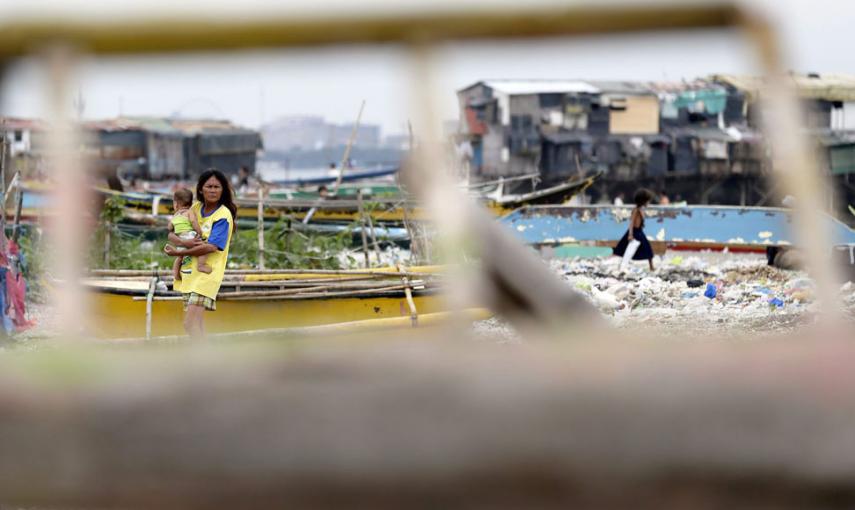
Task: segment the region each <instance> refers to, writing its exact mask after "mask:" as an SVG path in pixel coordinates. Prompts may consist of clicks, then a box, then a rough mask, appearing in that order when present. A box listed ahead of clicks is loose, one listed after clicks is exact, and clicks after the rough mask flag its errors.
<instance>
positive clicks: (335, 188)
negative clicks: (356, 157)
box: [332, 99, 365, 196]
mask: <svg viewBox="0 0 855 510" xmlns="http://www.w3.org/2000/svg"><path fill="white" fill-rule="evenodd" d="M363 110H365V100H364V99H363V100H362V104H360V105H359V113H358V114H357V115H356V122H355V123H354V124H353V129H352V130H351V131H350V139H349V140H348V141H347V147H345V149H344V154H343V155H342V157H341V164H340V165H339V167H338V177H337V178H336V180H335V185H334V186H333V190H332V195H333V196H335V195H337V194H338V189H339V187H341V181H342V179H344V165H345V164H346V163H347V161H348V160H349V159H350V151H351V149H353V144H354V143H356V135H358V134H359V123H360V122H361V121H362V111H363Z"/></svg>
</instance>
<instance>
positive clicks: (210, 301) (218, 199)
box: [166, 168, 237, 339]
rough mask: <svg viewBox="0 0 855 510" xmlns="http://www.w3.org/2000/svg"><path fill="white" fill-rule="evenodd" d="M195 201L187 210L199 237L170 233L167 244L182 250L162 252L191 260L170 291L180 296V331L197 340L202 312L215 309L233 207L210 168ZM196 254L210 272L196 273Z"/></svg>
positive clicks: (201, 328)
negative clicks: (196, 223)
mask: <svg viewBox="0 0 855 510" xmlns="http://www.w3.org/2000/svg"><path fill="white" fill-rule="evenodd" d="M196 200H197V202H196V203H195V204H193V206H192V208H191V210H192V211H193V212H194V213H195V214H196V217H197V218H198V219H199V226H200V227H201V229H202V238H201V239H199V238H198V237H197V238H195V239H191V240H185V239H181V238H179V237H178V236H176V235H175V234H172V233H170V234H169V242H170V244H172V246H183V247H184V248H186V249H184V250H176V249H175V248H173V247H172V246H168V247H167V249H166V253H167V254H168V255H170V256H173V257H178V256H185V257H186V256H189V257H192V262H191V264H189V267H188V265H185V266H183V267H182V269H181V280H180V281H175V282H174V283H173V288H174V289H175V290H177V291H180V292H181V294H182V295H183V297H184V330H185V331H186V332H187V334H188V335H190V336H191V337H193V338H197V339H198V338H202V337H204V336H205V317H204V312H205V310H208V311H214V310H216V309H217V292H219V290H220V285H221V284H222V283H223V277H224V276H225V272H226V262H227V261H228V258H229V243H230V242H231V240H232V232H233V231H234V226H235V217H236V216H237V207H236V206H235V203H234V197H233V194H232V189H231V187H230V186H229V181H228V179H226V176H225V175H223V173H222V172H220V171H219V170H216V169H213V168H211V169H208V170H206V171H205V172H203V173H202V175H200V176H199V182H198V184H197V185H196ZM200 255H208V258H207V265H208V266H209V267H210V269H211V272H210V273H204V272H201V271H199V268H198V258H197V257H199V256H200Z"/></svg>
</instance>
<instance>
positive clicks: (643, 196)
mask: <svg viewBox="0 0 855 510" xmlns="http://www.w3.org/2000/svg"><path fill="white" fill-rule="evenodd" d="M633 200H634V201H635V205H636V206H637V207H641V206H642V205H647V204H649V203H650V201H651V200H653V192H652V191H650V190H649V189H646V188H641V189H640V190H638V191H636V192H635V197H634V198H633Z"/></svg>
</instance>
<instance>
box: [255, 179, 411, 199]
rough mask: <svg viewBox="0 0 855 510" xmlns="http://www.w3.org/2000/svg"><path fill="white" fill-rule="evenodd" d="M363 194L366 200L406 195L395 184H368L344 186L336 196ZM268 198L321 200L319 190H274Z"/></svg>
mask: <svg viewBox="0 0 855 510" xmlns="http://www.w3.org/2000/svg"><path fill="white" fill-rule="evenodd" d="M359 193H362V197H363V198H364V199H369V200H371V199H373V198H377V197H380V198H392V197H400V196H403V195H404V194H405V193H404V191H403V190H402V189H401V187H400V186H398V185H397V184H394V183H382V182H366V183H351V184H342V185H341V186H340V187H339V188H338V191H337V192H336V196H337V197H339V198H350V199H354V198H356V197H357V195H359ZM268 196H269V197H270V198H271V199H274V200H318V199H319V198H321V196H320V193H319V192H318V189H317V188H314V189H311V188H274V189H271V190H270V192H269V194H268Z"/></svg>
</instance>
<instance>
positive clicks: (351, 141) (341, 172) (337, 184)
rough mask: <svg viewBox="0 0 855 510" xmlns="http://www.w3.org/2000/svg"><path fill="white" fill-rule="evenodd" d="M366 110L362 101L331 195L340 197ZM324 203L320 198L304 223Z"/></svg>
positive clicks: (304, 220) (304, 221) (307, 214)
mask: <svg viewBox="0 0 855 510" xmlns="http://www.w3.org/2000/svg"><path fill="white" fill-rule="evenodd" d="M364 109H365V100H364V99H363V100H362V104H360V105H359V113H358V114H357V115H356V122H355V123H354V124H353V129H352V130H351V132H350V138H349V139H348V141H347V147H345V149H344V154H343V155H342V157H341V163H340V164H339V166H338V177H336V180H335V185H334V186H333V190H332V193H330V195H332V196H336V195H338V189H339V187H340V186H341V181H342V179H344V165H345V163H347V160H348V159H350V150H351V148H352V147H353V144H354V142H355V141H356V135H357V133H358V132H359V123H360V121H361V120H362V111H363V110H364ZM323 202H324V197H320V198H319V199H318V200H317V201H316V202H315V203H314V205H312V207H311V209H309V212H308V213H306V216H305V217H304V218H303V223H304V224H307V223H309V221H310V220H311V219H312V216H314V214H315V211H317V209H318V207H319V206H320V205H321V204H322V203H323Z"/></svg>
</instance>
